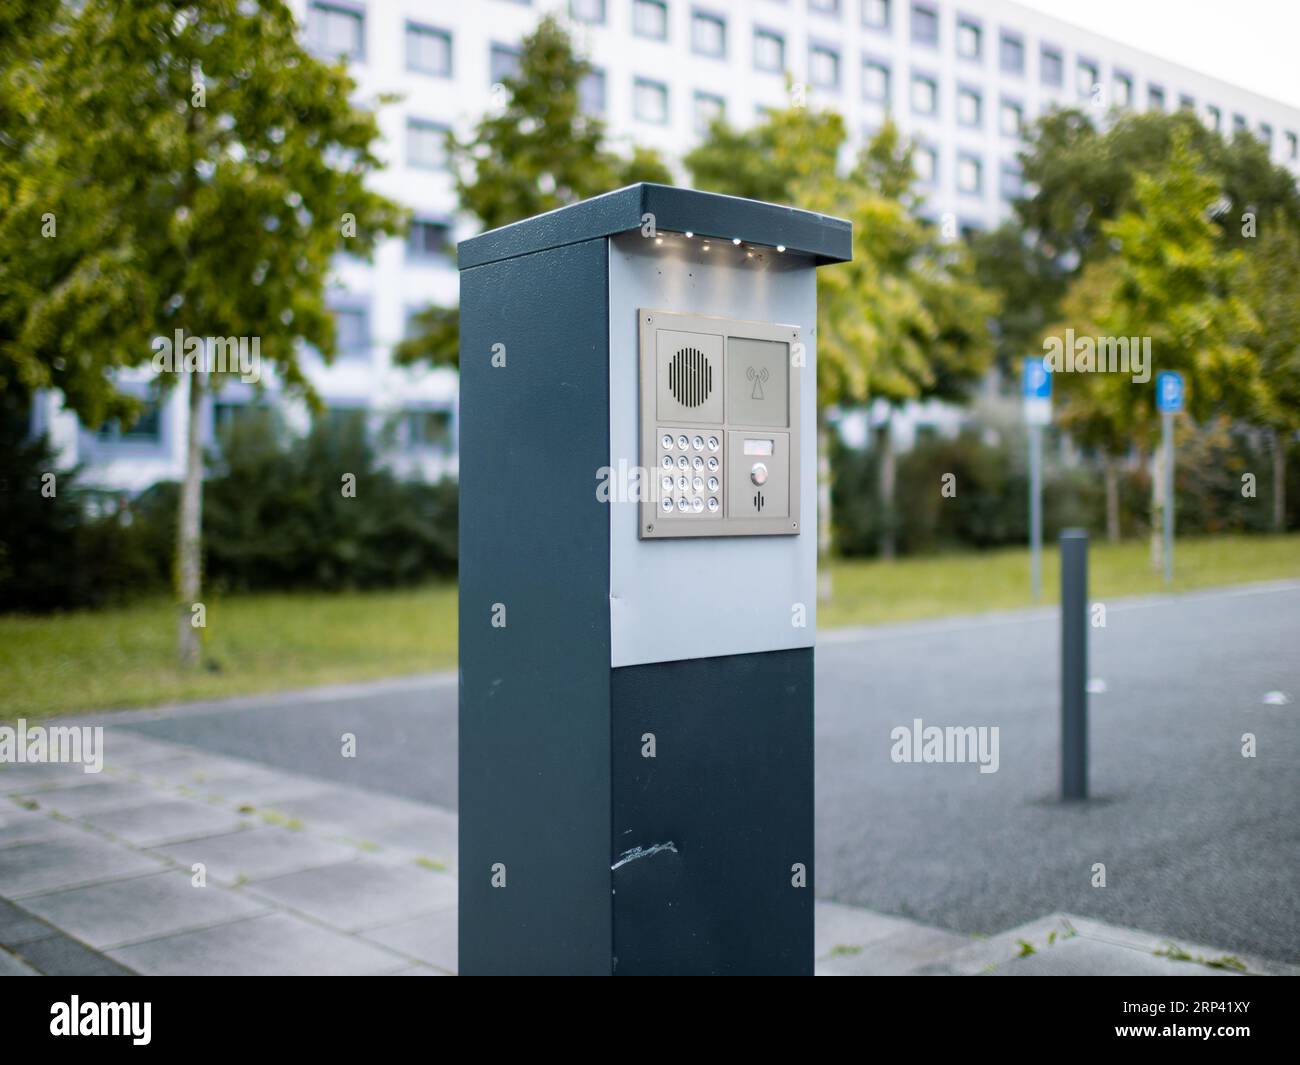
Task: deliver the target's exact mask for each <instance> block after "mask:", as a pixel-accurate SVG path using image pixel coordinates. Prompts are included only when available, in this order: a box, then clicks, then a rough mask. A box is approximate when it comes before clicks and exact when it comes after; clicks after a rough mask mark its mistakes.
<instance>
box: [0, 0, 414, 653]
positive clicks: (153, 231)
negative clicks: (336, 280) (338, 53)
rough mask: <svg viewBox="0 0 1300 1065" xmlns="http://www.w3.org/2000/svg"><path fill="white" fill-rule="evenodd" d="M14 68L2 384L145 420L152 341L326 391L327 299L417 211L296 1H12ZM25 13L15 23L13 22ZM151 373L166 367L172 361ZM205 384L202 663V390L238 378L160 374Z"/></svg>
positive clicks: (196, 477)
mask: <svg viewBox="0 0 1300 1065" xmlns="http://www.w3.org/2000/svg"><path fill="white" fill-rule="evenodd" d="M6 12H7V15H6V17H7V18H8V19H9V20H10V26H11V27H12V26H14V25H17V24H21V25H22V26H23V28H24V30H25V32H24V33H23V34H21V35H17V34H13V33H9V34H6V36H5V44H4V48H5V56H4V60H5V61H4V62H3V64H0V115H3V116H4V117H5V119H6V123H5V125H4V129H3V132H0V137H3V139H4V140H3V143H4V148H5V151H4V152H3V153H0V155H3V162H0V196H3V199H2V200H0V231H2V232H3V233H4V238H3V241H2V242H0V323H2V324H0V374H3V376H4V377H5V378H10V377H12V378H13V379H14V380H17V381H21V382H22V383H23V384H24V385H25V386H26V387H28V388H42V389H44V388H55V389H58V390H60V391H61V392H62V394H63V396H64V397H65V400H66V402H67V404H68V406H69V407H70V408H71V409H72V410H74V411H76V413H77V414H78V416H79V417H81V418H82V420H83V421H85V422H87V423H88V424H90V425H95V424H98V423H99V422H100V421H101V420H102V419H104V418H106V417H117V416H124V415H125V416H129V415H130V413H131V408H132V404H131V402H130V401H129V400H127V399H126V398H125V397H123V396H122V395H121V394H120V393H119V392H118V391H117V390H116V389H115V388H114V386H113V371H115V370H118V369H121V368H123V367H131V366H138V365H142V364H143V365H149V364H151V362H153V361H154V360H153V356H154V355H155V353H156V349H155V344H154V341H155V338H158V337H160V336H161V337H165V338H169V339H170V338H171V337H173V336H174V335H175V331H177V330H180V331H182V334H183V336H184V337H185V338H187V340H188V338H206V337H245V338H249V340H250V341H251V339H252V338H257V340H258V342H259V345H260V356H261V360H262V362H263V363H264V364H266V365H268V366H271V365H273V366H274V368H275V370H276V373H277V376H278V378H279V380H280V382H281V384H282V385H283V386H285V387H286V388H289V389H297V390H301V391H304V392H305V393H307V394H308V395H309V396H310V395H312V394H311V391H310V387H309V386H308V383H307V381H306V378H305V376H304V374H303V372H302V368H301V365H300V362H299V351H300V349H301V348H302V347H303V346H304V345H309V346H311V347H314V348H316V349H317V350H319V351H320V352H321V353H322V354H323V355H324V356H326V357H329V356H330V354H331V353H332V350H333V347H334V326H333V319H332V317H331V315H330V313H329V310H328V308H327V305H326V298H325V288H326V282H327V279H328V277H329V274H330V268H331V264H332V261H333V258H334V256H335V255H336V254H338V253H339V252H346V253H348V254H352V255H359V256H361V255H368V254H369V253H370V251H371V249H372V247H373V245H374V242H375V241H376V239H377V238H378V237H380V236H381V235H384V234H392V233H396V232H398V231H400V229H401V227H402V224H403V212H402V211H401V209H400V208H398V207H397V206H396V205H395V204H393V203H391V202H389V201H388V200H386V199H384V198H383V197H381V196H379V195H377V194H376V193H374V192H372V191H369V190H368V189H367V187H366V178H367V176H368V175H369V174H370V173H371V172H372V171H374V170H375V169H377V168H378V167H379V165H380V164H379V160H378V158H377V157H376V156H375V155H374V154H373V152H372V150H371V145H372V143H373V142H374V140H375V138H376V137H377V135H378V127H377V124H376V122H375V119H374V116H373V114H371V113H370V112H369V111H367V110H364V109H362V108H360V107H358V106H357V105H355V104H354V103H353V102H352V94H353V92H354V90H355V84H354V83H353V81H352V80H351V79H350V78H349V77H348V75H347V73H346V72H345V70H344V67H343V65H342V64H341V63H334V64H327V63H324V62H321V61H319V60H317V59H316V58H314V57H313V56H312V55H310V54H309V53H308V52H306V51H305V50H304V49H303V47H302V46H301V45H300V43H299V41H298V38H297V25H296V23H295V21H294V18H293V15H292V13H291V11H290V10H289V8H288V7H287V6H286V5H285V4H284V3H282V2H280V0H260V2H256V3H254V2H243V0H202V2H199V3H188V4H183V3H177V2H172V0H136V2H134V3H131V4H120V3H113V2H108V0H84V2H75V3H74V2H65V3H61V4H58V5H52V4H46V3H43V2H40V0H33V2H30V3H27V2H16V3H11V4H8V5H6ZM15 12H16V14H15ZM155 369H159V366H158V364H156V363H155ZM162 370H163V372H161V373H160V374H159V379H160V380H159V383H160V386H161V387H162V388H171V387H176V386H178V385H183V386H185V387H186V390H187V392H188V403H187V410H188V419H187V429H186V449H185V454H186V458H185V480H184V483H183V485H182V490H181V493H180V503H179V520H178V523H177V525H178V533H177V565H176V582H177V593H178V600H179V605H180V611H179V619H178V631H179V634H180V651H181V657H182V660H183V661H185V662H193V661H194V660H195V659H196V658H197V654H198V634H197V632H196V631H195V630H194V629H193V628H192V627H191V625H190V605H191V604H192V603H194V602H196V601H198V599H199V595H200V528H201V513H202V468H203V467H202V453H201V447H200V418H199V413H200V411H201V405H202V400H203V395H204V393H205V392H207V391H212V390H214V389H216V388H218V387H220V384H221V380H220V375H215V376H211V375H209V374H208V373H206V372H203V368H202V367H201V366H200V367H199V369H198V370H197V371H195V370H192V369H186V368H185V367H183V366H182V367H176V366H164V367H162Z"/></svg>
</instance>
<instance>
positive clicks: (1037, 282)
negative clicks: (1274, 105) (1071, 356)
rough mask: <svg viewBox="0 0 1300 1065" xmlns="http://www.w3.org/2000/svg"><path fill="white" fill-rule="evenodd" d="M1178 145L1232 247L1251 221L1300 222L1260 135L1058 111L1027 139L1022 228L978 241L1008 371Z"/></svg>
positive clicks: (1188, 120)
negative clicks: (995, 299)
mask: <svg viewBox="0 0 1300 1065" xmlns="http://www.w3.org/2000/svg"><path fill="white" fill-rule="evenodd" d="M1178 138H1183V139H1184V140H1185V142H1186V143H1187V145H1188V147H1189V149H1190V151H1191V152H1192V153H1193V155H1195V156H1196V157H1197V158H1198V159H1199V160H1201V162H1202V165H1203V167H1204V169H1205V172H1206V173H1207V175H1210V176H1212V177H1213V178H1214V180H1215V185H1216V192H1215V199H1214V200H1213V201H1211V202H1212V204H1213V207H1211V204H1205V205H1204V207H1205V208H1206V209H1209V210H1210V212H1211V217H1212V219H1213V222H1214V225H1215V227H1216V228H1217V230H1218V232H1219V235H1220V236H1221V237H1222V239H1223V240H1224V242H1225V246H1227V247H1242V246H1244V245H1245V244H1246V243H1248V242H1249V240H1250V239H1251V238H1250V237H1249V236H1248V233H1249V231H1250V221H1251V219H1252V218H1255V219H1258V218H1262V217H1263V216H1264V215H1271V214H1274V213H1280V214H1281V216H1282V217H1283V218H1284V219H1286V221H1287V222H1288V224H1292V225H1296V224H1298V223H1300V190H1298V189H1297V187H1296V183H1295V179H1294V178H1293V177H1292V175H1291V174H1290V173H1289V172H1288V171H1287V170H1286V169H1285V168H1283V167H1280V166H1277V165H1275V164H1274V163H1273V162H1271V160H1270V159H1269V154H1268V149H1267V148H1266V147H1265V146H1264V145H1263V144H1262V143H1261V142H1260V141H1259V140H1258V139H1257V138H1256V137H1255V136H1253V135H1252V134H1249V133H1239V134H1238V135H1236V136H1235V137H1234V138H1233V139H1232V140H1227V139H1225V138H1224V137H1223V136H1222V135H1221V134H1219V133H1216V132H1215V131H1213V130H1210V129H1208V128H1206V126H1205V125H1204V124H1203V123H1202V122H1201V121H1200V120H1199V119H1198V118H1197V117H1196V116H1195V115H1194V114H1192V113H1191V112H1188V111H1183V110H1180V111H1177V112H1174V113H1171V114H1165V113H1162V112H1146V113H1141V114H1139V113H1133V112H1127V111H1117V112H1112V113H1111V115H1110V116H1109V118H1108V120H1107V123H1106V124H1105V126H1104V127H1102V126H1099V125H1098V123H1097V122H1096V121H1095V120H1094V117H1093V114H1092V113H1090V112H1086V111H1082V110H1078V109H1065V110H1053V111H1049V112H1047V113H1046V114H1045V115H1043V116H1042V117H1040V118H1039V119H1038V120H1037V121H1036V122H1035V123H1034V124H1033V125H1031V126H1030V127H1029V129H1028V130H1027V131H1026V144H1025V147H1024V149H1023V150H1022V151H1021V153H1020V162H1021V171H1022V177H1023V181H1024V187H1025V190H1026V195H1024V196H1022V197H1020V198H1019V199H1017V200H1016V201H1015V202H1014V205H1013V206H1014V216H1013V219H1012V220H1011V221H1010V222H1008V223H1007V224H1006V225H1005V226H1003V227H1002V228H1000V229H998V230H994V231H992V232H990V233H985V234H980V235H978V236H977V237H976V238H975V240H974V242H973V249H974V251H975V254H976V258H977V260H978V263H979V267H978V272H979V276H980V278H981V280H983V281H984V282H985V283H987V284H990V285H992V286H994V287H995V288H996V290H997V291H998V292H999V293H1000V294H1001V296H1002V306H1003V312H1002V314H1001V316H1000V319H999V335H1000V341H999V351H998V354H999V361H1000V363H1001V365H1002V366H1003V368H1004V370H1006V369H1010V370H1012V371H1014V369H1015V367H1017V366H1018V360H1019V358H1020V357H1021V356H1023V355H1025V354H1026V353H1028V352H1029V351H1031V350H1033V347H1034V346H1035V345H1036V343H1037V341H1038V338H1039V337H1040V336H1041V334H1042V330H1043V328H1044V327H1045V326H1046V325H1047V324H1048V323H1052V322H1055V321H1056V320H1057V319H1058V318H1059V316H1060V314H1061V299H1062V298H1063V297H1064V294H1065V291H1066V289H1067V288H1068V286H1069V284H1070V282H1071V281H1073V279H1074V278H1076V277H1077V276H1078V275H1079V273H1080V272H1081V271H1082V270H1083V269H1084V268H1085V267H1086V266H1087V265H1088V264H1089V263H1091V262H1094V261H1096V260H1098V259H1104V258H1106V257H1107V256H1109V255H1110V253H1111V250H1112V249H1111V248H1110V246H1109V241H1108V239H1107V237H1106V234H1105V226H1106V224H1107V223H1109V222H1112V221H1114V220H1115V219H1116V218H1118V217H1119V216H1120V215H1121V214H1123V213H1124V212H1125V211H1127V210H1130V209H1132V207H1133V204H1134V196H1135V192H1136V187H1137V185H1136V183H1137V180H1138V177H1139V176H1140V175H1142V174H1148V175H1150V174H1154V173H1156V172H1157V171H1159V170H1160V169H1161V168H1162V167H1163V165H1164V162H1165V161H1166V160H1167V159H1168V158H1169V155H1170V152H1171V151H1172V150H1173V146H1174V142H1175V140H1176V139H1178Z"/></svg>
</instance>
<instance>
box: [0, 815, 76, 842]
mask: <svg viewBox="0 0 1300 1065" xmlns="http://www.w3.org/2000/svg"><path fill="white" fill-rule="evenodd" d="M84 834H85V830H84V829H81V828H76V827H74V826H73V825H70V824H68V823H67V822H65V821H56V820H55V819H54V818H53V817H50V816H49V815H48V814H44V813H41V812H39V811H34V816H32V817H28V818H22V819H19V818H4V819H3V820H0V847H10V846H13V845H14V844H16V843H34V842H36V841H37V840H41V839H55V838H57V837H63V838H65V839H66V838H68V837H70V836H80V835H84Z"/></svg>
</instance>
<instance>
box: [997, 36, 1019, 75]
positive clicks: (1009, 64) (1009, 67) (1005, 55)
mask: <svg viewBox="0 0 1300 1065" xmlns="http://www.w3.org/2000/svg"><path fill="white" fill-rule="evenodd" d="M998 65H999V66H1000V67H1001V68H1002V73H1004V74H1019V75H1022V76H1023V75H1024V73H1025V39H1024V38H1023V37H1021V36H1020V34H1018V33H1008V32H1007V31H1006V30H1003V31H1002V37H1001V38H1000V39H999V41H998Z"/></svg>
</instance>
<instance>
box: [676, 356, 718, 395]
mask: <svg viewBox="0 0 1300 1065" xmlns="http://www.w3.org/2000/svg"><path fill="white" fill-rule="evenodd" d="M668 391H670V392H671V393H672V394H673V399H675V400H677V402H678V403H680V404H681V405H682V406H683V407H698V406H699V405H700V404H702V403H703V402H704V401H705V400H706V399H708V398H709V396H710V395H712V393H713V364H712V362H710V361H709V357H708V356H707V355H705V354H704V352H702V351H700V349H699V348H678V349H677V351H676V352H675V353H674V354H673V357H672V359H671V360H670V361H669V363H668Z"/></svg>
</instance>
